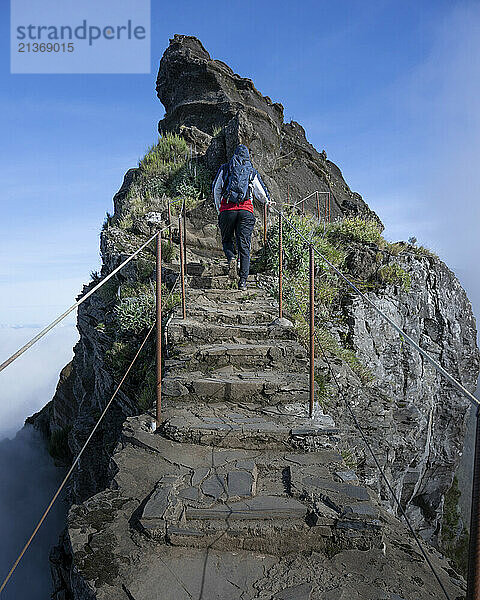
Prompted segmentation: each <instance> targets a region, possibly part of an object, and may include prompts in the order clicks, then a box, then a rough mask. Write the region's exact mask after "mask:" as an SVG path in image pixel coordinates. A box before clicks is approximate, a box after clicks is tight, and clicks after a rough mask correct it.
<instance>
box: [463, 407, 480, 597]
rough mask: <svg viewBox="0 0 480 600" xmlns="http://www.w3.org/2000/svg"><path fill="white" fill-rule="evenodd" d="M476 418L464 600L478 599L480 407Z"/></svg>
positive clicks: (479, 569) (479, 575) (479, 591)
mask: <svg viewBox="0 0 480 600" xmlns="http://www.w3.org/2000/svg"><path fill="white" fill-rule="evenodd" d="M476 418H477V421H476V435H475V451H474V455H473V484H472V509H471V514H470V543H469V549H468V573H467V596H466V600H477V598H480V548H479V544H480V520H479V518H480V406H479V407H477V417H476Z"/></svg>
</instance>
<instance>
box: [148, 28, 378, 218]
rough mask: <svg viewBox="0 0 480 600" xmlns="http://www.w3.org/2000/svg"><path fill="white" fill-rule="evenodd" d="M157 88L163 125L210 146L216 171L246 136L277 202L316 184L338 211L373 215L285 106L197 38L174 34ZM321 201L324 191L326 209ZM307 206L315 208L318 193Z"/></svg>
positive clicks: (202, 147)
mask: <svg viewBox="0 0 480 600" xmlns="http://www.w3.org/2000/svg"><path fill="white" fill-rule="evenodd" d="M157 93H158V97H159V98H160V100H161V102H162V103H163V105H164V106H165V110H166V114H165V117H164V119H162V121H160V123H159V125H158V128H159V131H160V132H163V131H174V132H177V133H181V134H182V135H183V136H185V137H186V139H188V140H189V142H191V143H192V145H195V149H196V150H197V151H198V152H200V153H201V154H204V153H205V155H206V161H207V164H208V166H209V167H210V168H211V169H212V171H216V169H217V168H218V167H219V166H220V164H222V163H224V162H226V160H227V157H230V156H231V154H232V152H233V149H234V148H235V146H236V145H237V144H239V143H243V144H246V145H247V146H248V148H249V149H250V152H251V155H252V159H253V161H254V164H255V166H256V168H258V169H259V171H260V173H261V175H262V177H263V178H264V180H265V183H266V184H267V186H268V188H269V189H270V191H271V193H272V196H273V197H274V198H275V200H276V201H278V202H280V203H282V202H285V201H286V200H287V197H289V198H290V200H291V201H297V200H300V199H301V198H304V197H305V196H307V195H308V194H310V193H311V192H313V191H315V190H318V191H319V192H322V193H323V192H331V214H332V217H333V218H336V217H340V216H342V215H344V214H359V213H362V214H368V215H369V216H374V217H376V215H375V213H373V211H371V210H370V209H369V207H368V206H367V205H366V203H365V202H364V201H363V199H362V197H361V196H360V194H357V193H356V192H352V191H351V190H350V188H349V187H348V185H347V184H346V182H345V180H344V179H343V177H342V173H341V172H340V169H339V168H338V167H337V166H336V165H335V164H334V163H332V162H331V161H329V160H328V159H327V155H326V153H325V151H323V152H321V153H319V152H317V150H315V148H314V147H313V146H312V145H311V144H310V143H309V142H308V141H307V139H306V137H305V131H304V129H303V127H302V126H301V125H300V124H299V123H296V122H295V121H291V122H290V123H284V121H283V106H282V105H281V104H280V103H278V102H272V100H271V99H270V98H269V97H268V96H263V95H262V94H261V93H260V92H259V91H258V90H257V89H256V88H255V86H254V84H253V82H252V81H251V79H247V78H244V77H240V76H239V75H237V74H236V73H234V72H233V71H232V69H231V68H230V67H229V66H228V65H226V64H225V63H223V62H222V61H220V60H214V59H212V58H211V57H210V55H209V54H208V52H207V51H206V50H205V48H204V47H203V45H202V43H201V42H200V40H198V39H197V38H195V37H192V36H185V35H175V36H174V38H173V39H172V40H170V46H169V47H168V48H167V50H166V51H165V53H164V55H163V57H162V60H161V61H160V69H159V71H158V77H157ZM323 200H324V196H323V195H322V196H321V201H322V202H321V206H322V209H323ZM307 207H310V209H311V210H313V209H314V208H315V199H314V198H310V199H309V200H308V201H307ZM376 218H378V217H376Z"/></svg>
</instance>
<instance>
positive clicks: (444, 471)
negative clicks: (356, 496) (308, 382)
mask: <svg viewBox="0 0 480 600" xmlns="http://www.w3.org/2000/svg"><path fill="white" fill-rule="evenodd" d="M355 256H356V260H357V263H358V268H359V271H358V272H361V271H363V272H364V273H365V272H366V273H368V272H369V271H370V270H372V271H373V272H374V271H375V269H378V268H379V265H378V260H376V254H375V252H372V251H371V249H370V250H369V249H363V250H362V249H361V248H360V247H357V248H356V249H355ZM395 260H396V263H397V264H398V265H400V266H401V267H402V268H403V269H404V270H405V272H406V273H408V275H409V277H410V284H409V287H408V291H407V290H405V289H404V287H403V286H402V285H387V286H386V287H384V288H383V289H381V290H376V291H375V292H369V291H367V292H366V294H367V296H368V297H369V298H370V299H371V300H372V301H373V302H374V303H375V304H376V306H377V307H378V308H380V309H381V310H382V311H383V312H384V313H386V314H387V315H388V316H389V317H390V318H391V319H392V320H393V321H394V322H395V323H397V324H398V325H400V326H401V327H402V328H403V329H404V330H405V331H406V332H407V333H408V334H409V335H410V336H411V337H412V338H413V339H414V340H415V341H416V342H417V344H419V345H420V346H421V347H422V348H423V349H424V350H425V351H426V352H428V353H429V354H430V356H432V357H433V358H434V359H435V360H436V361H438V362H439V363H440V364H441V365H442V366H443V367H444V368H445V369H446V370H447V371H448V372H449V373H451V374H452V375H453V376H454V377H455V378H457V380H458V381H460V382H461V383H462V384H463V385H464V386H465V387H466V388H467V389H468V390H470V391H471V392H473V391H474V390H475V388H476V382H477V377H478V370H479V353H478V349H477V345H476V328H475V319H474V317H473V315H472V309H471V305H470V302H469V300H468V298H467V296H466V294H465V291H464V290H463V288H462V287H461V285H460V283H459V281H458V279H457V278H456V277H455V275H454V274H453V273H452V271H450V269H448V267H447V266H446V265H445V264H444V263H443V262H442V261H441V260H439V259H438V258H437V257H434V256H427V255H424V256H422V255H419V254H418V253H415V252H413V251H405V252H402V253H401V254H400V255H399V256H398V257H396V259H395ZM351 267H352V268H353V270H354V271H355V267H353V266H352V265H351ZM339 315H340V316H341V319H340V321H339V320H338V318H337V320H336V322H332V324H331V330H332V331H336V333H337V336H338V339H339V340H340V339H344V340H347V344H348V345H349V347H351V348H353V349H354V350H355V353H356V355H357V356H358V357H359V358H360V360H361V361H362V363H363V364H364V365H366V366H367V367H368V369H369V370H370V371H371V373H372V375H373V381H372V382H371V383H369V384H368V385H362V384H360V383H359V381H358V378H357V379H356V378H355V377H354V375H353V374H352V373H348V372H347V370H345V369H340V373H341V376H340V377H339V379H340V381H341V382H342V390H343V393H345V394H348V395H349V397H350V398H351V399H352V401H353V402H354V405H355V409H356V413H357V416H358V418H359V420H360V422H361V424H362V425H363V426H364V427H366V429H367V430H368V432H369V438H370V441H371V442H372V444H373V445H374V447H375V449H376V450H377V452H378V458H379V460H380V462H381V464H383V465H384V466H385V468H386V470H387V471H388V473H389V476H390V480H391V482H392V483H393V484H394V487H395V491H396V493H397V495H398V496H399V497H400V498H401V499H402V503H403V505H404V506H405V507H406V509H407V513H408V515H409V517H410V519H411V520H412V522H413V523H415V525H416V527H417V529H418V530H420V531H421V532H422V535H423V536H424V537H425V538H426V539H429V540H430V541H432V542H435V543H436V542H437V541H438V536H439V534H440V529H441V518H442V510H443V502H444V495H445V493H446V492H447V491H448V489H449V488H450V486H451V485H452V480H453V475H454V473H455V471H456V469H457V467H458V462H459V457H460V455H461V452H462V449H463V440H464V436H465V430H466V419H467V416H468V410H469V407H470V402H469V401H468V400H466V399H465V398H464V397H462V396H461V395H460V394H459V393H458V392H457V390H456V389H455V388H453V386H452V385H450V384H449V383H448V382H447V381H446V380H445V379H444V378H443V376H441V375H440V374H438V372H437V371H435V369H434V368H433V367H432V366H431V365H430V363H428V362H426V361H425V360H424V359H423V357H422V356H421V355H419V353H418V352H417V351H416V350H414V349H413V348H412V347H411V346H410V345H409V344H408V343H406V342H405V341H404V340H402V338H401V337H400V336H399V335H398V334H397V333H396V332H395V331H394V330H393V328H392V327H390V326H389V325H388V324H387V323H386V322H385V321H384V319H382V317H380V315H378V313H376V311H375V310H374V309H372V308H371V307H369V306H368V305H367V304H366V303H365V301H363V300H362V299H361V298H360V297H358V296H357V295H355V294H351V295H348V296H346V297H345V299H344V302H343V303H342V305H341V306H340V307H338V312H337V317H338V316H339ZM339 322H340V323H341V324H340V325H339ZM355 379H356V381H355ZM334 414H335V417H336V419H337V422H338V421H340V422H342V424H343V429H344V432H345V434H346V435H349V436H351V437H350V439H351V441H352V443H353V445H357V447H359V448H362V447H363V446H364V445H363V443H362V441H361V439H360V437H359V436H358V434H357V433H356V432H355V428H354V427H352V422H351V419H350V417H349V415H348V414H345V409H344V406H343V405H342V404H338V406H337V409H336V412H335V413H334ZM347 431H348V432H349V433H348V434H347ZM363 460H364V465H363V469H362V471H363V475H364V477H365V479H366V480H367V481H369V482H370V483H372V482H373V481H377V485H378V489H379V491H380V493H381V495H382V496H383V497H385V498H387V497H388V496H389V494H388V492H387V491H386V490H385V489H383V488H384V486H383V484H382V482H381V480H380V479H379V477H378V472H377V469H376V467H375V464H374V462H373V460H372V458H371V457H370V456H369V455H368V453H364V459H363ZM392 506H393V505H392Z"/></svg>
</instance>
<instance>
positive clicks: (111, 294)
mask: <svg viewBox="0 0 480 600" xmlns="http://www.w3.org/2000/svg"><path fill="white" fill-rule="evenodd" d="M98 293H99V294H100V296H101V298H102V300H103V301H104V302H105V303H106V304H108V303H110V302H113V301H114V300H115V298H116V297H117V293H118V282H117V279H116V277H112V278H111V279H109V280H108V281H107V282H105V283H104V284H103V285H102V287H101V288H99V290H98Z"/></svg>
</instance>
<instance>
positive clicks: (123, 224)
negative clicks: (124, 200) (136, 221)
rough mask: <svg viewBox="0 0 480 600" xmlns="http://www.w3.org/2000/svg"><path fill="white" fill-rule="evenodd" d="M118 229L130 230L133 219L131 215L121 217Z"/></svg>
mask: <svg viewBox="0 0 480 600" xmlns="http://www.w3.org/2000/svg"><path fill="white" fill-rule="evenodd" d="M118 227H120V229H126V230H128V229H131V228H132V227H133V218H132V216H131V215H128V214H127V215H123V217H122V218H121V219H120V220H119V221H118Z"/></svg>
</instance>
